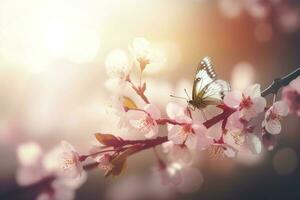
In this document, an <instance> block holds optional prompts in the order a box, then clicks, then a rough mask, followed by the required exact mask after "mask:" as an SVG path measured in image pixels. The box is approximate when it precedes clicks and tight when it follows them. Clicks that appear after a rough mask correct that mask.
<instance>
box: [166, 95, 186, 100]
mask: <svg viewBox="0 0 300 200" xmlns="http://www.w3.org/2000/svg"><path fill="white" fill-rule="evenodd" d="M170 97H173V98H177V99H184V100H186V98H184V97H179V96H174V95H172V94H170Z"/></svg>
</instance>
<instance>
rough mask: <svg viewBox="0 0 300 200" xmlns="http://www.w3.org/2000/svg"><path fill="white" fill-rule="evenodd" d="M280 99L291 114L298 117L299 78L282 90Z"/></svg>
mask: <svg viewBox="0 0 300 200" xmlns="http://www.w3.org/2000/svg"><path fill="white" fill-rule="evenodd" d="M282 99H283V100H284V101H285V102H286V103H287V104H288V106H289V108H290V111H291V112H294V113H296V114H297V115H298V116H300V77H298V78H297V79H295V80H293V81H292V82H291V83H290V84H289V85H288V86H286V87H284V88H283V90H282Z"/></svg>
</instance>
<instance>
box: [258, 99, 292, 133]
mask: <svg viewBox="0 0 300 200" xmlns="http://www.w3.org/2000/svg"><path fill="white" fill-rule="evenodd" d="M288 113H289V107H288V105H287V104H286V103H285V102H284V101H277V102H275V103H274V104H273V106H271V108H269V109H268V110H267V112H266V114H265V119H264V121H263V122H262V126H263V127H265V129H266V130H267V132H269V133H271V134H279V133H280V131H281V120H282V117H284V116H287V115H288Z"/></svg>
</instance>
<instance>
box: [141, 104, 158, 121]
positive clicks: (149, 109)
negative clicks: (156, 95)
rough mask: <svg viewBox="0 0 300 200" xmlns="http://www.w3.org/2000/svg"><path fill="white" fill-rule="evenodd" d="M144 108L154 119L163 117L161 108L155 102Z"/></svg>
mask: <svg viewBox="0 0 300 200" xmlns="http://www.w3.org/2000/svg"><path fill="white" fill-rule="evenodd" d="M144 110H145V111H146V112H147V113H149V114H150V116H151V117H152V119H159V118H161V114H160V110H159V109H158V108H157V107H156V106H155V105H153V104H147V105H146V106H145V107H144Z"/></svg>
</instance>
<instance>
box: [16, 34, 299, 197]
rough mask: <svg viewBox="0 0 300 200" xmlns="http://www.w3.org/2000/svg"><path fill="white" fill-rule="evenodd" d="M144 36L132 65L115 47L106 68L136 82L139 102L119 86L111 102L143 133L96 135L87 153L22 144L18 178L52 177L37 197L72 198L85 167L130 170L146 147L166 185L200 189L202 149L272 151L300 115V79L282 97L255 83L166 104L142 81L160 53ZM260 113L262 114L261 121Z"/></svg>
mask: <svg viewBox="0 0 300 200" xmlns="http://www.w3.org/2000/svg"><path fill="white" fill-rule="evenodd" d="M139 42H141V44H136V43H134V44H133V45H131V46H130V48H129V52H130V53H131V54H132V57H133V60H134V62H133V64H132V66H129V62H128V60H127V58H128V56H127V55H125V54H124V52H122V53H121V52H120V51H117V52H116V55H117V59H119V60H117V61H115V60H111V59H112V58H109V59H108V61H107V63H106V64H107V66H106V67H107V74H108V75H109V76H110V78H113V79H114V80H115V81H116V82H117V83H118V84H119V87H122V88H131V89H132V90H133V91H134V93H135V94H136V97H138V98H140V100H141V102H140V103H137V102H136V101H134V100H133V98H132V97H128V96H125V95H124V94H122V92H115V96H114V100H113V104H112V107H113V110H114V114H115V115H116V116H118V117H119V123H118V126H119V128H120V129H121V128H122V129H125V130H127V131H128V132H136V133H138V134H139V135H140V136H141V137H143V138H142V139H136V140H128V139H124V138H121V137H118V136H117V135H116V134H111V133H110V134H108V133H96V134H95V138H96V139H97V141H98V144H96V145H93V146H92V147H91V148H90V150H89V152H88V153H87V154H83V155H80V154H79V153H78V152H77V151H76V150H75V149H74V148H73V147H72V146H71V145H70V144H68V143H67V142H62V145H60V147H57V148H54V149H53V150H52V151H50V152H48V153H46V154H44V153H43V152H42V150H41V148H40V147H39V146H38V145H36V144H35V143H27V144H24V146H20V148H19V149H18V155H19V160H20V163H21V168H20V170H19V171H18V173H17V180H18V182H19V183H20V184H21V185H32V184H34V183H39V182H43V181H48V184H46V185H47V187H45V188H43V189H42V191H41V193H40V195H39V197H38V199H62V197H63V199H72V198H73V197H74V190H75V189H76V188H78V187H79V186H80V185H81V184H82V183H83V181H84V179H85V176H86V175H85V172H84V171H85V170H89V169H92V168H98V169H100V170H102V171H103V172H104V176H105V177H109V176H117V175H119V174H121V173H122V172H123V171H124V168H125V166H126V164H127V160H128V158H129V157H130V156H132V155H134V154H136V153H138V152H141V151H144V150H147V149H153V152H154V155H155V157H156V158H157V167H155V170H154V171H155V172H154V174H156V175H159V177H160V178H161V183H162V184H163V185H165V186H168V187H171V188H173V189H175V190H177V191H179V192H194V191H196V190H197V189H198V188H199V187H200V186H201V184H202V182H203V177H202V174H201V172H200V171H199V170H198V168H197V167H196V166H195V164H196V160H197V157H198V156H199V154H201V153H205V152H208V153H209V154H210V155H212V156H213V157H214V158H225V157H228V158H235V157H237V155H238V154H239V153H240V152H242V151H243V152H245V151H247V152H250V153H253V154H260V153H261V152H262V151H263V149H264V148H265V149H267V150H271V149H273V148H274V141H275V139H276V138H275V137H276V135H278V134H279V133H280V132H281V129H282V126H281V122H282V120H283V117H285V116H287V115H288V113H289V112H296V113H297V114H298V115H299V108H300V106H299V105H300V100H299V96H300V92H299V85H300V84H299V81H300V78H299V77H298V78H297V79H295V80H294V81H293V82H291V84H290V85H289V86H287V87H286V88H285V89H284V91H283V100H279V101H276V100H275V99H276V98H274V100H273V102H270V103H268V102H267V101H266V99H265V98H264V97H263V96H262V92H261V87H260V85H259V84H254V85H251V86H249V87H247V88H246V89H245V90H244V91H229V92H226V93H225V94H224V98H223V100H222V101H221V102H218V103H215V104H212V105H208V106H206V107H205V108H203V109H202V110H199V109H196V108H194V107H193V106H192V105H190V104H189V101H188V100H187V102H186V103H179V102H176V101H175V99H174V98H170V102H169V103H168V104H167V105H166V106H165V108H161V107H159V106H157V105H156V104H155V102H152V100H150V99H149V98H148V97H147V95H146V94H145V91H146V90H147V83H146V82H144V81H143V79H142V75H143V71H144V70H145V69H146V68H147V67H150V64H151V62H152V61H153V60H155V59H153V58H152V56H153V54H152V52H151V45H150V43H149V42H148V41H147V40H145V39H140V41H139ZM114 58H115V57H114ZM134 66H137V69H138V70H139V75H140V77H139V84H138V85H136V84H135V83H134V82H133V81H132V73H133V72H134V70H133V67H134ZM274 96H275V97H276V94H274ZM204 113H210V116H207V115H205V114H204ZM260 115H264V119H263V120H262V121H261V122H259V123H257V121H258V119H259V116H260ZM160 148H161V149H160ZM24 151H30V153H29V154H28V152H27V153H26V154H24ZM24 155H26V156H27V157H26V156H24ZM28 155H30V157H28ZM165 157H167V159H166V158H165ZM59 160H60V161H59ZM86 162H87V164H85V163H86ZM84 169H85V170H84ZM49 178H50V179H49ZM73 179H75V180H77V181H74V180H73Z"/></svg>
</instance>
